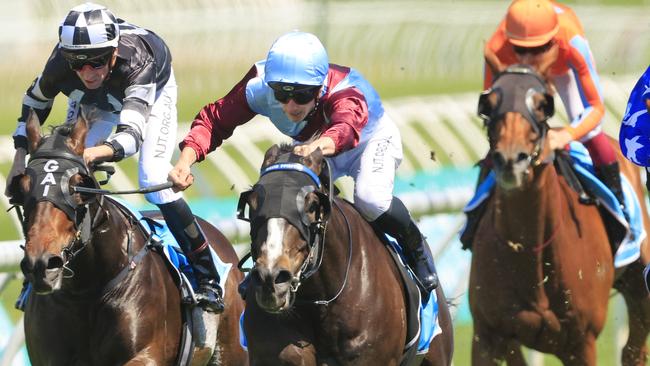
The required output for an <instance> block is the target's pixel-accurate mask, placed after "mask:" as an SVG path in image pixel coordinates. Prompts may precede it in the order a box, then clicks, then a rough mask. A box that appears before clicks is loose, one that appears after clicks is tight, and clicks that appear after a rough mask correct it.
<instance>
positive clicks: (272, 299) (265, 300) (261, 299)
mask: <svg viewBox="0 0 650 366" xmlns="http://www.w3.org/2000/svg"><path fill="white" fill-rule="evenodd" d="M255 300H256V301H257V304H258V305H259V307H260V308H262V309H263V310H264V311H266V312H267V313H271V314H280V313H284V312H286V311H288V310H289V309H291V307H292V306H293V300H294V294H293V293H292V292H291V291H286V292H284V294H282V295H280V296H278V295H276V294H264V293H260V292H257V291H255Z"/></svg>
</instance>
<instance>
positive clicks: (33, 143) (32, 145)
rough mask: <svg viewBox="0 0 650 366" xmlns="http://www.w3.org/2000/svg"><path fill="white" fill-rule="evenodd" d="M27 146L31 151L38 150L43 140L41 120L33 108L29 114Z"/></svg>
mask: <svg viewBox="0 0 650 366" xmlns="http://www.w3.org/2000/svg"><path fill="white" fill-rule="evenodd" d="M26 130H27V146H28V149H29V153H30V154H31V153H33V152H34V151H36V147H37V146H38V143H39V142H41V138H42V137H43V136H42V135H41V122H40V121H39V120H38V116H37V115H36V112H34V110H33V109H31V108H30V109H29V114H28V115H27V124H26Z"/></svg>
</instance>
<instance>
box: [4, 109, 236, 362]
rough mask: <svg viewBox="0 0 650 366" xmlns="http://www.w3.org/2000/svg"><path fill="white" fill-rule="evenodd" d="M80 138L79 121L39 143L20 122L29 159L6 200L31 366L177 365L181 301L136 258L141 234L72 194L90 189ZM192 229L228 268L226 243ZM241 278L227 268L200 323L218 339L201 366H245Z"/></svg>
mask: <svg viewBox="0 0 650 366" xmlns="http://www.w3.org/2000/svg"><path fill="white" fill-rule="evenodd" d="M87 130H88V129H87V126H86V122H85V121H84V120H82V119H79V120H78V121H77V123H76V124H75V125H74V127H71V126H59V127H57V128H55V129H54V130H53V132H52V134H51V135H49V136H45V137H42V136H41V135H40V126H39V122H38V118H37V117H36V114H35V113H33V112H32V113H30V117H29V120H28V123H27V137H28V142H29V151H30V154H31V158H30V161H29V163H28V165H27V170H26V174H25V175H22V176H20V177H19V178H18V179H17V180H15V182H16V183H17V184H16V185H14V186H13V190H12V192H13V193H14V198H16V197H18V198H19V199H22V200H23V202H24V208H25V221H24V223H23V224H24V228H23V229H24V232H25V238H26V244H25V257H24V258H23V260H22V262H21V268H22V271H23V273H24V274H25V276H26V278H27V279H29V281H30V283H31V284H32V288H33V291H32V292H33V293H32V294H31V295H30V297H29V299H28V301H27V304H26V308H25V336H26V344H27V350H28V352H29V357H30V359H31V362H32V365H35V366H40V365H52V366H53V365H59V366H70V365H177V364H178V363H177V360H181V358H180V356H179V355H178V353H179V349H180V343H181V334H182V329H181V328H182V318H181V317H182V313H181V295H180V292H179V289H178V287H177V286H176V284H175V282H174V280H173V279H172V277H171V276H170V273H169V269H168V268H167V267H166V264H165V263H164V261H163V259H162V257H161V256H160V255H158V254H156V253H150V251H151V250H148V249H143V248H145V247H148V244H149V241H148V239H149V238H148V235H147V234H145V231H144V230H142V229H140V228H139V227H138V223H137V220H135V219H132V218H130V217H129V216H127V215H126V214H125V213H124V212H123V211H122V210H121V209H119V208H118V207H117V206H116V204H115V203H114V202H113V201H111V200H108V199H104V198H103V196H97V195H94V194H92V195H88V194H80V193H74V191H73V190H72V187H73V186H86V187H93V188H94V187H97V186H98V185H97V182H96V180H95V179H94V177H93V176H92V172H89V171H88V169H87V168H86V166H85V164H84V160H83V158H82V154H83V150H84V141H85V137H86V134H87ZM199 221H200V224H201V227H202V228H203V230H204V231H205V233H206V235H207V236H208V238H209V240H210V243H211V244H212V245H213V248H214V250H215V251H216V252H217V253H218V254H219V256H220V257H221V258H222V259H223V260H224V261H227V262H231V263H237V255H236V253H235V252H234V250H233V249H232V247H231V245H230V243H229V242H228V240H227V239H226V238H225V237H224V236H223V235H222V234H221V233H220V232H219V231H218V230H217V229H216V228H215V227H213V226H212V225H210V224H209V223H207V222H206V221H204V220H199ZM241 278H242V275H241V273H240V272H239V271H238V270H236V269H235V268H232V269H231V271H230V273H229V276H228V279H227V286H226V294H225V300H226V310H225V312H224V313H223V314H221V315H219V316H212V320H213V321H214V323H212V324H206V327H214V328H216V329H217V332H218V335H217V341H216V343H217V344H216V345H214V349H215V351H214V353H213V354H212V359H211V360H210V359H209V358H210V355H208V356H207V357H203V360H204V361H203V364H205V362H207V361H209V364H210V365H217V364H218V365H244V364H246V363H247V355H246V353H245V351H244V350H243V349H242V348H241V347H240V346H239V342H238V340H239V337H238V332H239V329H238V322H239V314H240V313H241V311H242V309H243V301H242V299H241V298H240V296H239V295H238V294H237V291H236V287H237V284H238V283H239V282H240V280H241ZM210 348H212V347H210ZM206 358H207V359H206ZM194 362H197V358H195V359H194ZM193 364H196V363H193Z"/></svg>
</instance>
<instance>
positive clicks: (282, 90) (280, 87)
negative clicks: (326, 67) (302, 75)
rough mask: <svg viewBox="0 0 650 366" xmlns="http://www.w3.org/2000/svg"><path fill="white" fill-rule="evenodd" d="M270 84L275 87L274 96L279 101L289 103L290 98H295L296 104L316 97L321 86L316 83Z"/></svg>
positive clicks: (305, 102) (304, 102)
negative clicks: (315, 84)
mask: <svg viewBox="0 0 650 366" xmlns="http://www.w3.org/2000/svg"><path fill="white" fill-rule="evenodd" d="M269 86H270V87H271V89H273V96H274V97H275V100H277V101H278V102H280V103H282V104H287V103H289V100H290V99H293V101H294V102H295V103H296V104H301V105H304V104H307V103H309V102H311V101H312V100H314V99H316V97H317V96H318V92H319V91H320V88H321V87H320V86H314V85H300V84H288V83H269Z"/></svg>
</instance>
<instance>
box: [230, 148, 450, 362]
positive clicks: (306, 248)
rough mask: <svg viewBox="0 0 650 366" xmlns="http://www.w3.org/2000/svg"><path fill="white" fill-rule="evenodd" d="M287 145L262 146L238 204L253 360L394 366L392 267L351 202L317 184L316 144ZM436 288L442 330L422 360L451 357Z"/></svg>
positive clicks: (397, 330) (398, 308)
mask: <svg viewBox="0 0 650 366" xmlns="http://www.w3.org/2000/svg"><path fill="white" fill-rule="evenodd" d="M291 149H292V148H291V146H283V147H282V148H280V147H278V146H277V145H274V146H273V147H271V148H270V149H269V150H268V151H267V153H266V156H265V158H264V163H263V166H262V170H263V171H264V173H263V174H262V177H261V178H260V181H258V183H257V184H256V185H255V186H254V187H253V189H252V190H250V191H248V192H244V193H242V197H241V200H240V205H239V207H240V210H239V211H240V217H242V216H243V217H246V216H245V209H246V206H248V217H247V219H248V220H250V223H251V239H252V244H251V255H252V258H253V261H254V268H253V270H252V273H251V280H250V284H249V285H248V288H247V292H246V314H245V316H244V323H243V326H244V330H245V333H246V336H247V339H248V351H249V356H250V362H251V365H257V366H259V365H355V366H364V365H367V366H375V365H382V366H385V365H399V364H400V362H402V360H401V358H402V353H403V350H404V348H405V343H406V311H407V309H406V306H407V304H406V299H405V289H404V287H403V284H402V280H401V277H400V274H399V272H398V269H397V267H396V265H395V263H394V261H393V259H392V258H391V257H390V254H389V253H388V250H387V249H386V248H385V247H384V244H383V243H382V241H381V240H380V239H379V238H378V236H377V234H376V233H375V231H373V228H372V227H371V225H370V224H369V223H368V222H367V221H366V220H365V219H364V218H363V217H362V216H361V215H360V214H359V213H358V211H357V210H356V209H355V208H354V207H353V206H352V204H350V203H349V202H347V201H344V200H341V199H339V198H336V197H333V194H332V193H331V192H329V193H328V192H325V191H326V189H325V188H323V187H325V186H327V185H326V184H323V185H321V184H319V182H320V180H319V178H318V176H319V175H322V174H321V173H324V174H325V175H327V176H329V174H328V173H327V170H325V172H323V171H322V169H326V168H324V166H326V165H325V160H324V159H323V156H322V154H321V151H320V150H317V151H316V152H314V153H312V154H311V155H310V156H308V157H299V156H297V155H294V154H292V153H290V151H291ZM280 161H288V162H289V163H280ZM242 213H244V214H242ZM325 226H327V229H325ZM436 294H437V298H438V303H439V313H438V318H439V324H440V327H441V328H442V334H439V335H437V336H436V337H434V338H433V341H432V343H431V345H430V348H429V351H428V353H427V354H426V356H425V359H424V361H423V363H422V364H423V365H449V364H450V363H451V356H452V350H453V339H452V337H453V334H452V332H453V330H452V325H451V318H450V314H449V309H448V307H447V303H446V300H445V296H444V293H443V290H442V287H438V289H437V290H436ZM417 362H419V360H418V361H417Z"/></svg>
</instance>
